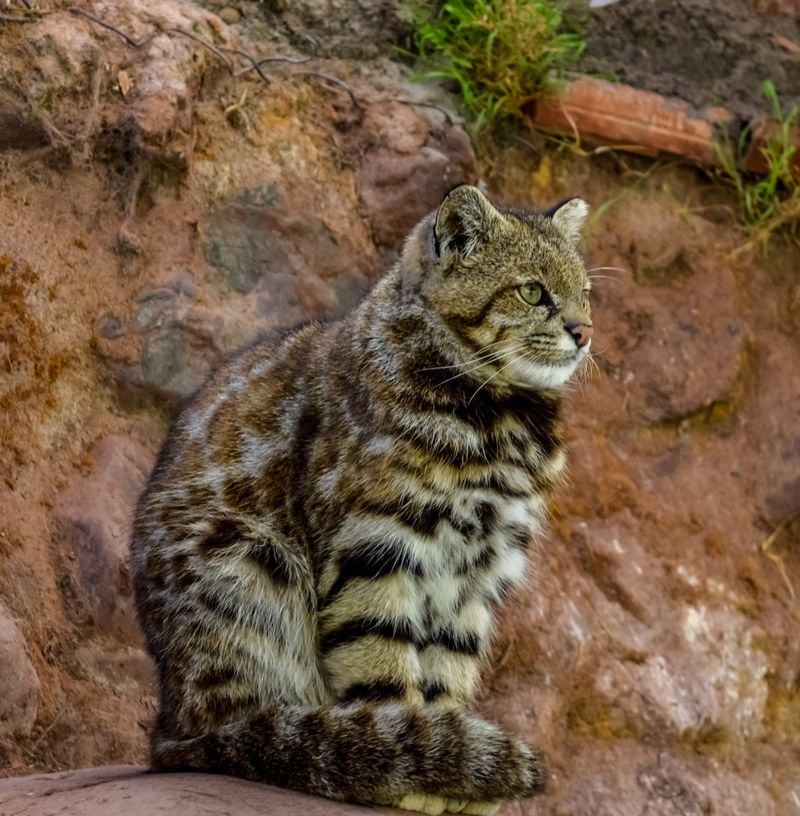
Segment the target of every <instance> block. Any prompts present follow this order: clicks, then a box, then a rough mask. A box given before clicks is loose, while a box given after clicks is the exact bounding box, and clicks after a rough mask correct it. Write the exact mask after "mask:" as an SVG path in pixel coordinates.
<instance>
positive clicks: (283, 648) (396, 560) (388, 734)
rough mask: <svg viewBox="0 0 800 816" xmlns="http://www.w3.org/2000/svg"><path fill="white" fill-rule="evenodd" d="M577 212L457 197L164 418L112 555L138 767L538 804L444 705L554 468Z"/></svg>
mask: <svg viewBox="0 0 800 816" xmlns="http://www.w3.org/2000/svg"><path fill="white" fill-rule="evenodd" d="M587 212H588V206H587V204H586V203H585V202H584V201H583V200H581V199H578V198H573V199H570V200H568V201H567V202H565V203H563V204H561V205H559V206H557V207H556V208H554V209H553V210H552V211H550V212H549V213H535V212H527V211H524V210H520V209H511V208H496V207H495V206H493V205H492V204H491V203H490V202H489V200H488V199H487V198H486V197H485V196H484V195H483V194H482V193H481V192H480V191H479V190H478V189H477V188H475V187H471V186H468V185H462V186H460V187H457V188H455V189H454V190H452V191H451V192H450V193H449V194H448V195H447V196H446V197H445V198H444V200H443V202H442V203H441V205H440V206H439V208H438V209H437V210H436V211H435V212H433V213H431V214H430V215H428V216H427V217H426V218H424V219H423V220H422V221H421V222H420V224H418V225H417V227H416V228H415V229H414V230H413V232H412V233H411V235H410V237H409V238H408V240H407V241H406V243H405V246H404V249H403V251H402V254H401V258H400V260H399V262H398V263H397V265H396V266H395V267H394V269H393V270H392V271H391V272H390V273H389V274H388V275H386V276H385V277H384V278H383V279H382V280H380V281H379V282H378V283H377V284H376V286H375V287H374V288H373V289H372V291H371V292H370V293H369V294H368V295H367V296H366V298H365V299H364V301H363V302H362V303H361V304H360V305H359V306H358V307H357V308H355V309H354V310H353V311H352V312H351V313H350V314H348V315H347V316H345V317H344V318H342V319H340V320H336V321H333V322H330V323H327V324H324V323H323V324H320V323H314V324H310V325H306V326H304V327H301V328H299V329H296V330H293V331H291V332H288V333H284V334H283V335H281V334H275V335H272V336H268V337H266V338H265V339H263V340H261V341H259V342H257V343H256V344H254V345H253V346H251V347H250V348H248V349H246V350H244V351H243V352H241V353H240V354H239V355H238V356H236V357H234V358H233V359H232V360H231V361H229V362H228V363H226V364H225V365H223V366H222V367H221V368H219V370H217V371H216V373H214V374H213V375H212V376H211V378H210V379H209V381H208V382H207V383H206V385H205V386H204V387H203V388H202V389H201V390H200V391H199V393H198V394H197V395H196V396H195V397H194V398H193V399H192V400H191V402H190V403H189V404H188V405H187V406H186V408H185V409H184V410H183V412H182V414H181V415H180V416H179V418H178V419H177V421H176V422H175V424H174V426H173V428H172V430H171V431H170V433H169V435H168V438H167V440H166V443H165V444H164V447H163V449H162V451H161V453H160V456H159V458H158V461H157V463H156V466H155V468H154V471H153V474H152V476H151V478H150V481H149V483H148V485H147V487H146V488H145V491H144V493H143V494H142V496H141V498H140V501H139V504H138V507H137V513H136V519H135V524H134V532H133V537H132V544H131V547H132V556H133V566H134V576H135V592H136V602H137V611H138V615H139V620H140V622H141V626H142V629H143V630H144V633H145V636H146V642H147V646H148V649H149V651H150V653H151V654H152V656H153V658H154V660H155V663H156V667H157V670H158V679H159V687H160V707H159V711H158V715H157V720H156V724H155V728H154V732H153V735H152V743H151V762H152V766H153V768H154V769H156V770H163V771H168V770H197V771H210V772H217V773H223V774H231V775H235V776H239V777H244V778H246V779H251V780H259V781H262V782H266V783H271V784H276V785H280V786H284V787H287V788H293V789H296V790H301V791H306V792H308V793H312V794H317V795H320V796H325V797H329V798H332V799H338V800H348V801H352V802H361V803H370V804H376V805H391V806H396V807H400V808H405V809H409V810H418V811H422V812H425V813H430V814H438V813H441V812H443V811H444V810H448V811H452V812H459V811H460V812H464V813H470V814H491V813H493V812H494V811H495V810H496V809H497V807H498V804H499V802H500V801H501V800H503V799H509V798H520V797H527V796H530V795H532V794H534V793H537V792H540V791H541V790H542V789H543V786H544V783H545V771H544V768H543V761H542V758H541V756H540V754H539V753H538V752H537V751H535V750H533V749H532V748H530V747H528V746H527V745H526V744H525V743H524V742H523V741H522V740H521V739H519V738H517V737H516V736H513V735H512V734H510V733H508V732H507V731H505V730H504V729H502V728H501V727H499V726H497V725H495V724H492V723H489V722H486V721H484V720H481V719H479V718H477V717H475V716H473V715H471V714H470V713H468V706H469V704H470V702H471V701H472V700H473V699H474V697H475V695H476V692H477V691H478V687H479V681H480V673H481V668H482V665H483V664H484V662H485V660H486V658H487V656H488V652H489V647H490V640H491V635H492V621H493V611H494V609H495V607H496V606H497V604H499V603H500V602H501V601H502V600H503V598H504V597H505V596H506V595H507V593H508V592H509V591H510V589H511V588H512V587H513V586H514V585H515V584H517V583H519V582H520V581H521V580H522V579H523V578H524V576H525V569H526V561H527V558H526V550H527V549H528V546H529V542H530V541H531V537H532V536H533V535H534V534H535V533H536V532H537V531H538V530H539V528H540V525H541V523H542V520H543V517H544V514H545V497H546V495H547V493H548V491H550V489H551V488H552V487H553V485H554V484H555V483H556V481H557V480H558V478H559V474H560V473H561V471H562V468H563V465H564V450H563V444H562V421H561V419H560V416H559V403H560V391H561V389H562V387H563V386H564V384H565V383H566V382H567V381H568V380H569V378H570V377H571V376H572V375H573V373H574V372H575V371H576V369H578V368H579V367H580V366H581V365H582V364H583V362H584V361H586V360H587V359H588V357H589V348H590V345H591V335H592V325H591V313H590V305H589V289H590V281H589V279H588V277H587V273H586V269H585V266H584V264H583V261H582V259H581V256H580V254H579V251H578V246H579V242H580V232H581V228H582V226H583V223H584V220H585V218H586V215H587Z"/></svg>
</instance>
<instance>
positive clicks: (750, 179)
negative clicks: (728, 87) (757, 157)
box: [714, 80, 800, 244]
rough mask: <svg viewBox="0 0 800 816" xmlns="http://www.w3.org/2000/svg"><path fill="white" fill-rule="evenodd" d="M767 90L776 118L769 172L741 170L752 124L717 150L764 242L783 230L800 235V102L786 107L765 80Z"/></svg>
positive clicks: (742, 214)
mask: <svg viewBox="0 0 800 816" xmlns="http://www.w3.org/2000/svg"><path fill="white" fill-rule="evenodd" d="M761 87H762V91H763V93H764V96H765V97H766V100H767V102H768V104H769V107H770V116H771V118H772V120H773V122H774V123H775V125H776V127H775V129H774V131H773V132H772V133H771V134H770V135H769V136H768V137H767V139H766V140H765V142H764V145H763V147H762V152H763V154H764V159H765V160H766V165H767V172H766V174H765V175H763V176H761V177H755V176H753V175H751V174H749V173H746V172H744V171H743V170H741V169H740V168H741V166H742V162H743V160H744V157H745V155H746V153H747V147H748V145H749V142H750V140H751V138H752V136H753V133H752V127H751V126H750V125H748V126H747V127H746V128H744V130H743V131H742V133H741V135H740V136H739V139H738V140H736V141H732V140H727V141H722V142H717V143H716V144H715V146H714V147H715V150H716V154H717V160H718V162H719V165H720V172H721V176H722V179H723V180H724V181H725V183H727V184H729V185H731V186H732V187H733V188H734V190H735V191H736V195H737V198H738V200H739V218H740V221H741V222H742V224H743V225H744V227H745V228H746V229H747V230H748V232H750V233H751V235H752V237H753V238H755V239H756V240H757V241H758V242H759V243H764V244H765V243H767V242H768V241H769V239H770V238H771V237H772V236H773V235H774V234H777V233H784V234H788V235H789V237H791V238H792V239H793V240H795V241H797V240H798V239H800V176H799V175H798V173H797V170H796V169H795V168H793V162H794V160H795V153H796V151H797V147H796V146H795V144H794V142H793V133H794V132H795V130H796V128H797V125H798V116H799V115H800V113H799V112H798V108H797V106H792V107H791V108H790V109H789V110H788V111H784V110H783V107H782V105H781V102H780V99H779V98H778V93H777V91H776V90H775V85H774V84H773V83H772V82H771V81H770V80H765V81H764V82H763V83H762V86H761Z"/></svg>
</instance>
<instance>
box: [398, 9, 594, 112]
mask: <svg viewBox="0 0 800 816" xmlns="http://www.w3.org/2000/svg"><path fill="white" fill-rule="evenodd" d="M409 15H410V18H411V22H412V24H413V26H414V29H415V34H414V44H415V46H416V49H417V51H418V53H419V55H420V57H421V58H422V60H423V62H424V63H426V64H427V66H428V70H427V71H425V73H424V74H422V76H421V78H422V79H432V78H445V79H449V80H452V81H453V82H455V83H456V85H457V86H458V88H459V90H460V92H461V97H462V99H463V101H464V105H465V107H466V108H467V111H468V112H469V113H470V114H471V115H472V116H473V117H474V119H475V123H476V125H477V127H478V128H482V127H485V126H489V127H490V126H492V125H494V124H496V123H498V122H499V121H502V120H507V119H515V118H520V117H521V116H522V109H523V108H524V107H525V105H526V104H528V103H529V102H531V101H533V100H534V99H537V98H538V97H541V96H544V95H546V94H548V93H551V92H552V91H553V89H554V86H555V84H556V83H557V81H558V77H559V76H560V75H561V74H563V72H564V71H565V70H566V69H568V68H571V67H573V66H574V65H575V64H576V63H577V61H578V58H579V57H580V55H581V53H582V52H583V49H584V47H585V45H586V42H585V40H584V39H583V37H582V36H581V35H580V33H579V32H578V31H577V30H576V28H575V25H574V24H573V23H571V22H570V21H565V18H564V14H563V12H562V10H561V9H560V8H559V6H558V5H556V3H554V2H550V0H449V2H445V3H443V4H442V3H430V2H429V3H427V4H420V3H417V4H416V5H413V6H411V7H410V9H409Z"/></svg>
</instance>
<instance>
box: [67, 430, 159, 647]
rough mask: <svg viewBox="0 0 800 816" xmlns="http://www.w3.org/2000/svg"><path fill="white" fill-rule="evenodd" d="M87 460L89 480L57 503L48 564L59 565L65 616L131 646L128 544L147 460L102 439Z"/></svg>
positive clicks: (114, 439)
mask: <svg viewBox="0 0 800 816" xmlns="http://www.w3.org/2000/svg"><path fill="white" fill-rule="evenodd" d="M92 458H93V460H94V461H93V463H92V464H91V471H90V473H89V475H88V476H87V477H78V478H77V479H75V480H73V482H72V483H71V484H70V485H68V486H67V488H66V489H65V490H64V492H63V493H62V494H61V495H60V496H59V498H58V500H57V503H56V508H55V512H54V515H53V549H54V551H55V553H56V557H55V559H54V560H57V561H60V562H61V564H62V565H63V572H62V577H61V581H60V583H61V586H62V589H63V591H64V592H65V594H66V596H67V600H68V609H69V610H70V612H71V613H72V614H74V615H77V616H78V618H79V619H83V618H84V617H85V619H86V622H87V623H88V624H89V625H93V626H97V627H98V628H100V629H102V630H104V631H107V632H110V633H113V634H118V635H121V636H122V637H123V638H125V639H128V640H130V641H132V642H136V641H137V640H138V637H139V628H138V624H137V623H136V620H135V616H134V611H133V586H132V578H131V568H130V563H129V562H130V555H129V552H128V539H129V537H130V529H131V521H132V516H133V507H134V505H135V503H136V500H137V498H138V497H139V493H141V491H142V488H143V487H144V484H145V479H146V478H147V475H148V474H149V472H150V470H151V468H152V466H153V459H152V456H151V455H150V453H149V451H147V450H145V449H144V448H142V446H141V445H139V444H137V443H136V442H135V441H133V440H131V439H126V438H125V437H122V436H109V437H106V438H105V439H103V440H102V441H101V442H100V443H99V444H98V445H97V448H96V450H95V451H94V452H93V455H92Z"/></svg>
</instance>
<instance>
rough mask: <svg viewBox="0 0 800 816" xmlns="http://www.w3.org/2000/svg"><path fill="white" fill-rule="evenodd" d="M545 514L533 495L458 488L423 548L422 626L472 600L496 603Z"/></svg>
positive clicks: (519, 576)
mask: <svg viewBox="0 0 800 816" xmlns="http://www.w3.org/2000/svg"><path fill="white" fill-rule="evenodd" d="M543 514H544V502H543V500H542V499H541V498H540V497H539V496H537V495H535V494H533V493H531V494H529V495H526V496H514V497H505V496H499V495H497V494H493V493H492V492H491V491H487V490H464V489H461V490H460V491H457V493H456V494H455V496H454V497H453V499H452V502H451V504H450V507H449V509H448V511H447V512H445V513H443V514H442V519H441V521H440V523H439V524H438V526H437V528H436V531H435V534H434V535H433V536H432V537H431V539H430V541H429V543H428V546H427V547H426V548H425V553H424V562H425V563H424V567H423V569H422V570H421V578H420V585H419V589H420V590H421V592H422V595H423V596H424V598H425V618H426V620H425V625H426V627H433V628H436V626H437V625H441V624H442V623H444V622H447V621H448V620H450V619H451V618H452V617H453V616H454V615H458V614H459V612H460V610H462V609H464V608H467V607H469V606H470V605H471V604H474V603H476V602H478V603H480V604H492V603H495V602H497V601H499V600H501V599H502V598H503V596H504V594H505V593H506V591H507V590H508V589H509V588H510V587H512V586H513V585H515V584H518V583H520V582H521V581H522V580H523V579H524V577H525V573H526V568H527V563H528V559H527V551H528V548H529V545H530V542H531V541H532V539H533V537H534V536H535V535H536V533H537V532H538V531H539V530H540V528H541V524H542V520H543Z"/></svg>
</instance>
